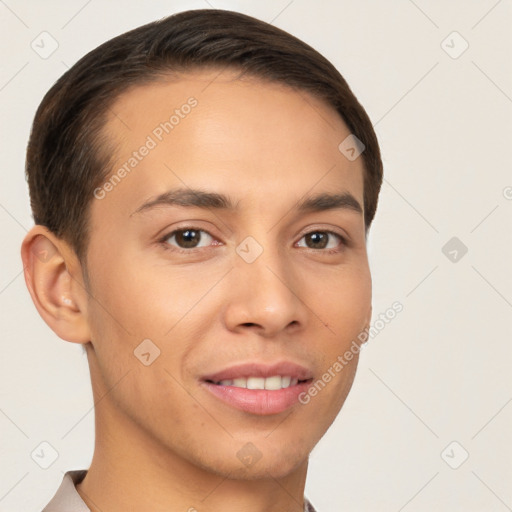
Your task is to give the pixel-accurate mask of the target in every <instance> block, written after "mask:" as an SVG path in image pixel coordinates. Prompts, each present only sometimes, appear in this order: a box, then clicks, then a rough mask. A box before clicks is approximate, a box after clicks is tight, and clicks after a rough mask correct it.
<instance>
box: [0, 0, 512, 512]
mask: <svg viewBox="0 0 512 512" xmlns="http://www.w3.org/2000/svg"><path fill="white" fill-rule="evenodd" d="M209 5H210V6H211V7H217V8H226V9H232V10H237V11H241V12H244V13H247V14H251V15H254V16H256V17H258V18H260V19H262V20H265V21H268V22H272V23H274V24H275V25H276V26H279V27H281V28H284V29H285V30H287V31H289V32H291V33H292V34H294V35H296V36H298V37H299V38H301V39H303V40H305V41H306V42H308V43H309V44H311V45H312V46H314V47H315V48H316V49H317V50H319V51H320V52H321V53H323V54H324V55H325V56H326V57H327V58H329V59H330V60H331V61H332V62H333V63H334V64H335V65H336V66H337V68H338V69H339V70H340V71H341V73H342V74H343V75H344V76H345V78H346V79H347V81H348V82H349V84H350V85H351V87H352V89H353V90H354V92H355V93H356V95H357V97H358V98H359V100H360V101H361V102H362V104H363V105H364V106H365V108H366V109H367V111H368V113H369V115H370V117H371V119H372V121H373V123H374V125H375V129H376V131H377V135H378V137H379V139H380V143H381V147H382V153H383V160H384V166H385V181H384V184H383V188H382V192H381V197H380V204H379V208H378V211H377V217H376V220H375V222H374V225H373V227H372V229H371V236H370V240H369V254H370V262H371V269H372V273H373V286H374V300H373V308H374V321H375V320H376V319H377V318H378V315H379V313H382V312H384V311H386V310H387V309H388V308H389V307H390V306H391V304H392V303H393V302H394V301H397V300H398V301H400V302H401V303H402V304H403V307H404V309H403V311H402V312H401V313H400V314H398V315H397V316H396V318H395V319H394V320H393V321H392V322H390V323H389V324H387V325H386V327H385V328H384V329H382V330H381V331H380V332H379V334H378V335H377V336H376V337H374V338H372V339H371V340H370V341H369V343H368V344H367V346H366V347H365V348H364V351H363V353H362V356H361V360H360V367H359V370H358V375H357V377H356V380H355V383H354V386H353V389H352V392H351V394H350V395H349V398H348V399H347V402H346V404H345V406H344V408H343V409H342V412H341V413H340V416H339V417H338V419H337V420H336V422H335V423H334V425H333V426H332V428H331V429H330V430H329V431H328V433H327V434H326V436H325V437H324V438H323V439H322V440H321V441H320V443H319V444H318V445H317V447H316V448H315V450H314V451H313V453H312V455H311V459H310V469H309V474H308V480H307V486H306V495H307V496H308V497H309V498H310V499H311V501H312V502H313V504H314V505H315V506H316V507H317V509H318V510H319V512H339V511H358V512H359V511H380V512H386V511H392V512H398V511H402V510H404V511H411V512H412V511H431V510H437V511H486V512H490V511H496V512H501V511H506V510H512V486H511V485H510V483H511V482H512V447H511V438H512V436H511V432H512V428H511V427H512V403H511V401H512V383H511V380H512V379H511V376H510V375H511V372H510V367H511V359H512V358H511V355H512V348H511V347H512V343H511V334H512V329H511V314H512V278H511V272H510V262H511V261H512V240H511V238H512V235H511V233H512V229H511V228H512V172H511V160H512V158H511V155H510V147H511V135H512V99H511V98H512V73H511V62H512V60H511V56H512V52H511V46H512V36H511V30H510V27H511V22H512V3H511V1H510V0H501V1H496V0H481V1H463V0H458V1H443V0H436V1H427V0H415V1H414V2H413V1H412V0H395V1H386V2H383V1H379V0H373V1H370V0H365V1H361V0H357V1H356V0H347V1H339V2H336V1H334V0H331V1H311V0H309V1H308V0H292V1H290V0H282V1H281V0H280V1H274V2H272V1H269V0H267V1H234V0H232V1H225V0H211V1H208V2H205V1H199V0H198V1H192V0H191V1H156V0H152V1H147V2H140V1H136V0H130V1H124V2H120V1H110V2H108V1H103V2H102V1H99V0H90V1H86V0H74V1H69V0H62V1H51V2H50V1H46V2H38V1H35V0H34V1H15V0H0V31H1V33H2V38H3V41H2V42H3V44H2V49H1V71H0V104H1V109H2V125H1V130H2V131H1V143H2V151H1V174H0V180H1V188H0V227H1V230H2V240H3V245H4V247H3V250H2V264H1V267H0V311H1V315H2V321H1V325H2V354H1V358H0V361H1V372H0V376H1V377H0V378H1V380H2V386H1V403H0V429H1V439H2V442H1V445H0V450H1V453H0V460H1V461H2V464H1V469H0V510H1V511H13V510H20V511H21V510H24V511H38V510H41V508H42V507H43V506H44V505H45V504H46V503H47V501H48V500H49V499H50V497H51V496H52V495H53V494H54V492H55V490H56V488H57V487H58V485H59V484H60V482H61V479H62V475H63V473H64V472H65V471H67V470H69V469H77V468H87V467H88V465H89V463H90V460H91V456H92V451H93V440H94V431H93V426H94V424H93V415H94V411H93V409H92V394H91V390H90V382H89V374H88V367H87V361H86V357H85V356H84V355H82V351H81V349H80V347H79V346H76V345H73V344H70V343H66V342H64V341H62V340H60V339H59V338H58V337H57V336H56V335H55V334H54V333H53V332H52V331H51V330H50V329H49V328H48V327H47V326H46V324H45V323H44V322H43V321H42V319H41V318H40V317H39V315H38V313H37V311H36V309H35V307H34V306H33V304H32V301H31V299H30V296H29V294H28V291H27V289H26V287H25V283H24V279H23V274H22V264H21V259H20V256H19V247H20V243H21V240H22V238H23V236H24V234H25V232H26V230H28V229H29V228H30V227H31V226H32V219H31V214H30V209H29V198H28V190H27V186H26V183H25V180H24V174H23V169H24V151H25V147H26V142H27V138H28V135H29V129H30V124H31V122H32V119H33V116H34V113H35V110H36V108H37V106H38V104H39V102H40V101H41V99H42V97H43V95H44V93H45V92H46V91H47V90H48V89H49V87H50V86H51V85H52V83H53V82H54V81H55V80H56V79H57V78H58V77H59V76H60V75H61V74H62V73H63V72H64V71H65V70H66V69H67V68H68V67H69V66H71V65H72V64H73V63H74V62H76V61H77V60H78V59H79V58H80V57H81V56H82V55H84V54H85V53H86V52H88V51H89V50H91V49H92V48H94V47H95V46H97V45H98V44H100V43H102V42H104V41H106V40H107V39H109V38H111V37H113V36H115V35H117V34H119V33H122V32H124V31H126V30H128V29H131V28H134V27H136V26H138V25H141V24H143V23H146V22H149V21H152V20H155V19H158V18H161V17H163V16H165V15H169V14H172V13H174V12H177V11H182V10H186V9H191V8H205V7H208V6H209ZM42 31H47V32H49V33H50V34H51V36H52V37H53V38H54V39H55V40H56V41H57V42H58V45H59V46H58V48H57V50H56V51H55V52H54V53H53V54H52V55H50V56H49V57H48V58H46V59H43V58H41V57H40V56H39V55H38V54H37V53H36V52H35V51H34V50H33V49H32V48H31V42H32V41H35V42H36V43H37V42H38V41H40V39H38V37H41V36H39V34H40V33H41V32H42ZM453 31H457V32H458V33H459V34H460V35H461V36H462V38H463V39H464V40H465V41H467V43H468V44H469V47H468V49H467V50H466V51H465V52H464V53H462V54H461V55H460V56H457V55H458V53H459V52H460V50H461V49H463V44H464V41H463V40H462V39H460V38H458V36H457V35H453V34H452V32H453ZM450 34H452V35H450ZM45 37H47V36H45ZM443 41H445V42H444V43H443ZM39 45H40V46H41V45H42V43H41V42H39ZM45 47H46V48H47V49H48V48H50V46H48V45H46V46H45ZM449 53H451V56H450V54H449ZM454 56H457V58H453V57H454ZM452 237H457V238H458V239H459V240H460V241H461V242H463V243H464V244H465V246H467V248H468V252H467V254H465V255H462V253H461V252H460V250H458V252H457V254H455V253H453V252H452V253H451V254H449V253H448V250H446V251H445V252H446V253H447V254H448V256H446V255H445V254H444V253H443V251H442V248H443V246H444V245H445V244H446V243H447V242H448V240H450V239H451V238H452ZM450 250H451V249H450ZM456 250H457V249H456ZM455 256H457V259H456V261H452V259H453V258H454V257H455ZM44 441H45V442H48V443H50V444H51V445H52V446H53V447H54V448H55V449H56V450H57V452H58V458H57V460H56V461H55V462H54V463H53V464H52V465H51V466H50V467H49V468H48V469H42V468H41V467H40V466H39V465H38V464H37V463H36V462H34V460H33V459H32V458H31V453H32V452H33V451H34V450H35V449H37V450H39V452H38V453H41V447H40V443H41V442H44ZM453 441H456V444H452V445H451V446H449V445H450V443H452V442H453ZM448 446H449V448H448V449H447V450H446V451H445V448H446V447H448ZM38 447H39V448H38ZM37 450H36V451H37ZM43 452H45V449H44V446H43ZM465 452H467V453H468V454H469V457H468V459H467V460H466V461H465V462H464V463H463V464H462V465H460V467H459V468H458V469H452V467H450V465H449V464H448V463H450V464H451V465H452V466H456V465H457V464H459V463H460V461H461V460H462V458H463V456H464V454H465ZM442 453H444V457H442V456H441V454H442ZM46 454H48V450H47V449H46Z"/></svg>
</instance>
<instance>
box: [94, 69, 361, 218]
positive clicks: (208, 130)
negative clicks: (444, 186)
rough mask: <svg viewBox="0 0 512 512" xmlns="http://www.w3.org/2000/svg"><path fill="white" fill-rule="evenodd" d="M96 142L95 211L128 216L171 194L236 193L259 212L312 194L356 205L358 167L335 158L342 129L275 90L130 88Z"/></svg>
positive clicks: (234, 85)
mask: <svg viewBox="0 0 512 512" xmlns="http://www.w3.org/2000/svg"><path fill="white" fill-rule="evenodd" d="M104 133H105V135H106V137H107V138H108V139H109V140H111V141H112V142H113V143H114V144H113V147H115V154H114V158H113V160H114V164H113V166H112V169H111V172H110V175H108V176H107V180H106V181H108V180H109V179H110V178H112V179H110V181H112V186H111V187H108V188H109V192H108V194H107V195H106V197H105V199H108V201H102V202H101V203H102V205H101V208H107V207H108V208H117V209H118V210H123V213H124V214H126V213H127V211H128V210H130V213H131V212H132V211H133V210H134V209H135V208H136V207H137V206H138V204H139V203H140V202H141V200H143V199H146V198H148V197H150V196H152V195H157V194H159V193H163V192H165V190H166V189H169V188H171V187H176V186H177V185H179V186H182V187H191V188H207V189H208V190H211V191H218V192H224V193H227V194H228V195H230V196H231V197H233V198H235V199H239V198H240V194H241V193H243V195H244V196H245V197H246V200H245V202H247V203H250V202H251V201H253V202H254V200H255V199H256V198H257V201H258V202H259V203H260V204H261V206H262V207H263V205H264V204H267V203H268V205H272V204H273V203H275V199H276V197H280V198H283V197H284V196H285V195H286V194H287V193H288V194H289V196H290V199H291V200H297V199H299V198H300V197H302V196H303V195H304V194H305V193H307V192H308V191H309V190H310V191H312V192H313V191H314V192H317V191H318V190H316V189H318V188H319V187H320V188H321V189H322V191H324V190H325V191H331V192H340V191H341V190H343V191H349V192H351V193H352V194H353V195H354V196H356V197H358V198H360V200H361V202H362V195H363V163H362V158H358V159H356V160H355V161H349V160H348V159H347V158H346V157H345V156H344V155H343V154H342V153H341V152H340V151H339V149H338V146H339V144H340V143H341V142H342V141H343V140H344V139H345V138H346V137H347V136H349V135H350V130H349V129H348V128H347V126H346V124H345V123H344V122H343V120H342V119H341V117H340V116H339V114H338V113H337V112H336V111H335V110H334V109H333V108H332V107H330V106H329V105H327V104H326V103H325V102H323V101H322V100H320V99H318V98H315V97H313V96H312V95H310V94H309V93H307V92H306V91H298V90H294V89H292V88H291V87H288V86H286V85H284V84H281V83H274V82H267V81H262V80H259V79H255V78H250V77H244V78H242V79H239V78H238V73H236V72H232V71H223V72H219V71H218V70H210V71H206V70H203V71H196V72H194V73H187V74H186V75H183V76H181V77H180V78H179V79H175V78H173V79H165V80H164V79H162V80H160V81H158V82H154V83H150V84H146V85H142V86H137V87H134V88H132V89H131V90H129V91H127V92H126V93H124V94H123V95H121V96H120V97H119V98H118V99H117V100H116V101H115V102H114V103H113V105H112V106H111V108H110V109H109V115H108V121H107V123H106V125H105V127H104ZM122 169H124V171H122ZM119 174H121V175H122V176H121V178H120V179H119ZM116 175H117V177H116Z"/></svg>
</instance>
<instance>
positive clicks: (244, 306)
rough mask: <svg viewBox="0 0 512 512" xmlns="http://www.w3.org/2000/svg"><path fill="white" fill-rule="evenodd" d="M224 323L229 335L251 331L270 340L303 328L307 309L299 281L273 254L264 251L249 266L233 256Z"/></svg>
mask: <svg viewBox="0 0 512 512" xmlns="http://www.w3.org/2000/svg"><path fill="white" fill-rule="evenodd" d="M230 279H231V282H230V283H229V290H230V291H229V294H228V301H227V303H226V305H225V309H224V322H225V325H226V327H227V328H228V329H229V330H230V331H234V332H237V331H238V332H243V331H246V330H253V331H255V332H257V333H258V334H259V335H260V336H263V337H267V338H271V337H274V336H276V335H279V334H280V333H283V332H286V333H292V332H297V331H298V330H300V329H304V328H305V327H306V323H307V321H308V308H307V306H306V304H305V302H304V298H303V297H302V296H301V295H302V290H303V286H302V285H301V281H302V280H301V278H300V276H299V275H297V272H294V269H293V267H292V266H290V264H289V263H288V264H287V262H286V256H285V255H284V254H279V252H278V251H277V250H269V249H266V250H264V251H263V253H262V254H261V255H260V256H259V257H258V258H257V259H256V260H255V261H253V262H251V263H248V262H247V261H245V260H244V259H243V258H241V257H239V256H238V255H236V256H235V268H234V269H233V271H232V272H230Z"/></svg>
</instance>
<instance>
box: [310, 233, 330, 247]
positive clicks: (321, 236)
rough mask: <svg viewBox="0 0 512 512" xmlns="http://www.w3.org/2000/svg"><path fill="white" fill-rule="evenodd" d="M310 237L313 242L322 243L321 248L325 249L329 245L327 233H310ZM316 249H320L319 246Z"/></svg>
mask: <svg viewBox="0 0 512 512" xmlns="http://www.w3.org/2000/svg"><path fill="white" fill-rule="evenodd" d="M308 236H309V237H310V240H312V241H313V243H318V242H320V243H321V246H320V248H321V249H323V248H324V247H325V246H326V245H327V236H326V234H325V233H318V232H317V233H310V234H309V235H308ZM314 249H318V245H317V246H316V247H314Z"/></svg>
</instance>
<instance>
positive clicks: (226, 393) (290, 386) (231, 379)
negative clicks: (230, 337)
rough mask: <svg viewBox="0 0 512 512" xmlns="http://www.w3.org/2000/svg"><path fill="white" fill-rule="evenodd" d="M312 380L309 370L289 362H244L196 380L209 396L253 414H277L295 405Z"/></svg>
mask: <svg viewBox="0 0 512 512" xmlns="http://www.w3.org/2000/svg"><path fill="white" fill-rule="evenodd" d="M312 381H313V376H312V372H311V371H310V370H308V369H307V368H306V367H305V366H301V365H297V364H295V363H291V362H282V363H277V364H273V365H265V364H258V363H246V364H241V365H236V366H232V367H230V368H227V369H225V370H222V371H220V372H217V373H215V374H212V375H206V376H204V377H202V378H201V379H200V383H201V385H202V387H203V389H205V390H206V391H207V392H208V394H209V395H210V396H211V395H213V396H214V397H215V398H216V399H219V400H220V401H221V402H223V403H224V404H227V405H230V406H231V407H234V408H235V409H238V410H241V411H244V412H248V413H251V414H257V415H271V414H279V413H281V412H283V411H286V410H287V409H289V408H291V407H293V406H295V405H297V404H298V403H299V398H300V396H301V394H302V393H304V392H306V391H307V390H308V388H309V385H310V383H311V382H312ZM216 402H218V401H217V400H216Z"/></svg>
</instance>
